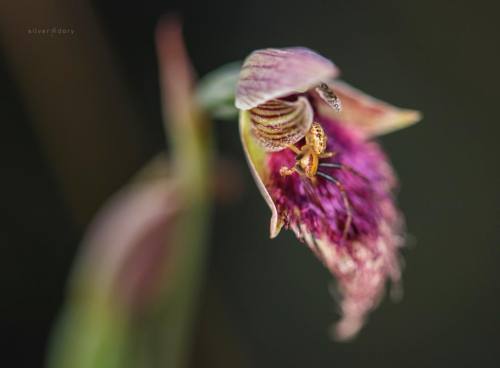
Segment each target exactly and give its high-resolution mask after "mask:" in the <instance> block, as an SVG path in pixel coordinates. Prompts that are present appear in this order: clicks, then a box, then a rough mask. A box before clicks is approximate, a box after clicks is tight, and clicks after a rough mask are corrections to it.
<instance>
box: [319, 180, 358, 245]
mask: <svg viewBox="0 0 500 368" xmlns="http://www.w3.org/2000/svg"><path fill="white" fill-rule="evenodd" d="M316 175H319V176H321V177H322V178H324V179H326V180H328V181H330V182H332V183H333V184H335V185H336V186H337V188H339V191H340V195H341V196H342V200H343V202H344V207H345V210H346V213H347V219H346V221H345V225H344V232H343V234H342V240H344V239H346V237H347V233H348V232H349V229H350V227H351V222H352V212H351V204H350V202H349V198H348V197H347V193H346V191H345V188H344V186H343V185H342V183H341V182H340V181H338V180H337V179H335V178H333V177H331V176H330V175H328V174H325V173H323V172H321V171H318V172H317V173H316Z"/></svg>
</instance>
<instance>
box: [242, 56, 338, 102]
mask: <svg viewBox="0 0 500 368" xmlns="http://www.w3.org/2000/svg"><path fill="white" fill-rule="evenodd" d="M337 75H338V69H337V68H336V67H335V65H334V64H333V63H332V62H331V61H330V60H328V59H325V58H324V57H323V56H321V55H319V54H317V53H315V52H314V51H311V50H309V49H306V48H302V47H295V48H286V49H264V50H257V51H254V52H253V53H252V54H250V56H249V57H248V58H247V59H246V60H245V62H244V64H243V67H242V69H241V73H240V79H239V81H238V84H237V87H236V107H237V108H238V109H241V110H249V109H252V108H254V107H256V106H258V105H260V104H262V103H264V102H266V101H269V100H272V99H275V98H279V97H285V96H287V95H290V94H294V93H302V92H305V91H307V90H308V89H310V88H312V87H314V86H315V85H317V84H319V83H320V82H321V81H323V80H329V79H331V78H334V77H335V76H337Z"/></svg>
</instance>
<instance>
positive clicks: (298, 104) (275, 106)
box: [250, 97, 314, 152]
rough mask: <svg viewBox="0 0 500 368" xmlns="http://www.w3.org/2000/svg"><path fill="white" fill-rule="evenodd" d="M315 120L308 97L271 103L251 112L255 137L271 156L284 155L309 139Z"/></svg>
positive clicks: (271, 101)
mask: <svg viewBox="0 0 500 368" xmlns="http://www.w3.org/2000/svg"><path fill="white" fill-rule="evenodd" d="M313 116H314V114H313V110H312V107H311V105H310V103H309V101H308V100H307V99H306V98H305V97H299V98H298V99H297V101H294V102H289V101H282V100H270V101H268V102H265V103H263V104H261V105H259V106H257V107H254V108H253V109H251V110H250V121H251V123H252V133H253V135H254V137H255V138H256V140H257V142H258V143H259V144H260V145H261V146H262V147H263V148H264V150H266V151H267V152H277V151H281V150H282V149H285V148H286V147H288V146H289V145H291V144H295V143H297V142H298V141H299V140H301V139H302V138H303V137H304V136H305V134H306V133H307V132H308V131H309V129H310V128H311V124H312V122H313Z"/></svg>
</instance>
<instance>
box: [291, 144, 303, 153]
mask: <svg viewBox="0 0 500 368" xmlns="http://www.w3.org/2000/svg"><path fill="white" fill-rule="evenodd" d="M288 148H289V149H290V150H291V151H293V153H295V154H296V155H300V154H301V153H302V151H301V150H300V149H298V148H297V146H296V145H294V144H290V145H289V146H288Z"/></svg>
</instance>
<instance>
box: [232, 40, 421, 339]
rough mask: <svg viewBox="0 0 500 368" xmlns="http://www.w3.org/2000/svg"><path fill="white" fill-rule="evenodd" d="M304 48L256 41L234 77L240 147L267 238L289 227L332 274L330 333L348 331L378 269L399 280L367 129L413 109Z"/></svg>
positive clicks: (404, 118) (389, 196) (364, 308)
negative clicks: (264, 214)
mask: <svg viewBox="0 0 500 368" xmlns="http://www.w3.org/2000/svg"><path fill="white" fill-rule="evenodd" d="M338 75H339V70H338V69H337V68H336V66H335V65H334V64H333V63H332V62H331V61H329V60H327V59H325V58H324V57H322V56H321V55H318V54H317V53H315V52H313V51H311V50H309V49H306V48H287V49H264V50H258V51H255V52H253V53H252V54H251V55H250V56H249V57H248V58H247V59H246V60H245V62H244V63H243V66H242V68H241V71H240V74H239V80H238V82H237V87H236V99H235V105H236V108H237V109H239V110H240V134H241V139H242V143H243V147H244V150H245V153H246V157H247V160H248V163H249V166H250V169H251V171H252V174H253V176H254V179H255V181H256V183H257V186H258V187H259V189H260V192H261V193H262V195H263V197H264V199H265V200H266V202H267V204H268V205H269V207H270V209H271V212H272V217H271V226H270V235H271V238H274V237H276V236H277V235H278V234H279V232H280V230H281V229H282V228H285V229H290V230H292V231H293V232H294V233H295V234H296V236H297V238H298V239H299V240H300V241H302V242H304V243H305V244H307V245H308V246H309V248H310V249H311V250H312V251H313V253H314V254H315V255H316V256H317V257H318V258H319V259H320V260H321V262H323V264H324V265H325V266H326V267H327V268H328V269H329V270H330V272H331V273H332V274H333V275H334V276H335V277H336V279H337V285H338V289H339V290H338V291H339V294H340V295H341V298H342V299H341V301H340V309H341V313H342V318H341V320H340V321H339V323H338V324H337V325H336V328H335V336H336V337H337V338H338V339H340V340H346V339H350V338H352V337H354V336H355V335H356V334H357V333H358V331H359V330H360V328H361V327H362V325H363V324H364V321H365V319H366V315H367V313H368V312H369V311H370V310H372V309H373V308H375V307H376V305H377V303H378V302H379V300H380V298H381V296H382V294H383V292H384V289H385V283H386V281H387V280H388V279H391V280H392V281H393V282H395V283H397V282H398V281H399V280H400V266H399V262H398V257H399V256H398V248H399V247H400V246H401V245H402V240H403V219H402V216H401V214H400V212H399V210H398V209H397V208H396V205H395V202H394V196H393V191H394V189H395V188H396V186H397V180H396V178H395V175H394V172H393V170H392V168H391V165H390V163H389V161H388V159H387V157H386V156H385V154H384V153H383V151H382V150H381V148H380V146H379V145H378V144H377V143H376V142H374V141H373V140H371V138H373V137H375V136H377V135H379V134H383V133H388V132H390V131H393V130H396V129H400V128H403V127H406V126H409V125H411V124H413V123H415V122H417V121H418V120H419V119H420V114H419V113H418V112H417V111H413V110H404V109H399V108H396V107H394V106H391V105H389V104H387V103H385V102H382V101H379V100H377V99H374V98H372V97H370V96H368V95H366V94H364V93H362V92H361V91H359V90H357V89H355V88H353V87H351V86H349V85H348V84H346V83H345V82H342V81H340V80H337V79H336V78H337V77H338Z"/></svg>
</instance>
